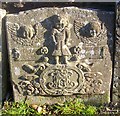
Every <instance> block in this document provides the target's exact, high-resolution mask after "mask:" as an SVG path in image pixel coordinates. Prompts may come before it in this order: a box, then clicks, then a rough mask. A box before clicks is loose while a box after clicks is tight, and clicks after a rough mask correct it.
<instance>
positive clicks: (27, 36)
mask: <svg viewBox="0 0 120 116" xmlns="http://www.w3.org/2000/svg"><path fill="white" fill-rule="evenodd" d="M7 26H8V31H9V33H10V35H11V38H12V39H13V40H14V41H15V42H16V43H17V44H20V45H22V46H31V45H35V44H36V45H37V44H38V43H40V42H41V41H42V37H43V36H44V31H45V29H44V28H41V27H42V26H41V25H40V24H39V23H36V24H34V25H23V24H17V23H14V24H13V23H10V22H8V23H7ZM39 33H40V34H39Z"/></svg>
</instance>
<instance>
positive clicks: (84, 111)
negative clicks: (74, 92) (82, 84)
mask: <svg viewBox="0 0 120 116" xmlns="http://www.w3.org/2000/svg"><path fill="white" fill-rule="evenodd" d="M51 110H53V112H54V113H56V114H61V115H62V114H63V115H82V116H93V115H95V114H98V112H97V108H96V107H95V106H90V105H85V104H84V103H83V102H82V101H80V100H78V99H74V100H71V101H66V102H65V103H64V104H54V105H53V106H52V109H51Z"/></svg>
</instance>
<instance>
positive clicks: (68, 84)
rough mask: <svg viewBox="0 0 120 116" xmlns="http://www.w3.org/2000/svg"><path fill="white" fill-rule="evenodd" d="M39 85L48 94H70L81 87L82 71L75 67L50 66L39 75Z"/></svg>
mask: <svg viewBox="0 0 120 116" xmlns="http://www.w3.org/2000/svg"><path fill="white" fill-rule="evenodd" d="M39 81H40V85H41V87H42V89H43V90H44V92H45V93H46V94H48V95H71V94H75V93H78V91H80V90H81V89H82V87H83V84H84V76H83V72H82V71H81V70H79V69H78V68H76V67H69V66H67V67H64V66H51V67H48V68H47V69H46V70H44V71H43V73H42V74H41V75H40V80H39Z"/></svg>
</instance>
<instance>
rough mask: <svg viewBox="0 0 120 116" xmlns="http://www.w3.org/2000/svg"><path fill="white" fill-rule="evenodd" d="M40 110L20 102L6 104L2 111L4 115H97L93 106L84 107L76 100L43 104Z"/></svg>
mask: <svg viewBox="0 0 120 116" xmlns="http://www.w3.org/2000/svg"><path fill="white" fill-rule="evenodd" d="M38 107H39V108H41V110H40V111H39V112H38V109H34V108H32V107H31V106H30V105H28V104H26V103H24V102H20V103H12V104H7V105H6V107H4V110H3V111H2V114H5V115H14V114H17V115H22V114H23V115H27V116H28V115H30V116H31V115H35V116H40V115H51V116H53V115H54V116H55V115H76V116H77V115H82V116H94V115H95V114H98V111H97V108H96V107H95V106H90V105H85V104H84V102H82V101H81V100H78V99H74V100H69V101H66V102H64V103H63V104H58V103H57V104H52V105H48V104H44V105H42V106H38Z"/></svg>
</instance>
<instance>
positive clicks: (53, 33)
mask: <svg viewBox="0 0 120 116" xmlns="http://www.w3.org/2000/svg"><path fill="white" fill-rule="evenodd" d="M56 32H57V30H56V29H53V31H52V38H53V41H54V42H55V44H57V41H56V37H55V34H56Z"/></svg>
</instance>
